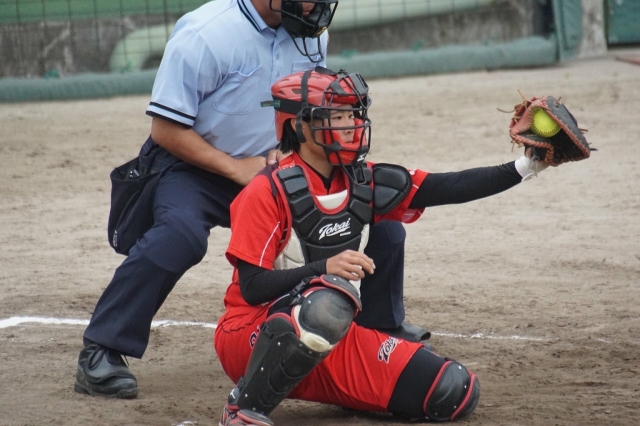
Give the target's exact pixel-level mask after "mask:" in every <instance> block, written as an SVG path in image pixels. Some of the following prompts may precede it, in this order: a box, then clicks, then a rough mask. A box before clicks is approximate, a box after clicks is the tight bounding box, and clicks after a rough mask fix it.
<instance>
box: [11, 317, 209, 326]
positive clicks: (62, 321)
mask: <svg viewBox="0 0 640 426" xmlns="http://www.w3.org/2000/svg"><path fill="white" fill-rule="evenodd" d="M25 323H37V324H47V325H85V326H86V325H89V320H81V319H72V318H43V317H11V318H5V319H3V320H0V328H9V327H15V326H17V325H20V324H25ZM174 326H183V327H205V328H216V327H217V326H218V325H217V324H216V323H209V322H195V321H173V320H160V321H153V322H151V327H174Z"/></svg>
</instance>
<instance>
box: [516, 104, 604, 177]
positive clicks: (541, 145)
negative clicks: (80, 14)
mask: <svg viewBox="0 0 640 426" xmlns="http://www.w3.org/2000/svg"><path fill="white" fill-rule="evenodd" d="M520 96H522V93H520ZM522 99H523V102H522V103H521V104H518V105H516V106H515V108H514V109H515V113H514V114H513V117H512V118H511V122H510V124H509V135H510V136H511V141H512V143H515V144H517V145H518V146H523V145H524V147H525V155H526V156H527V157H528V158H530V159H532V160H534V161H540V162H541V163H545V164H549V165H551V166H558V165H560V164H562V163H566V162H567V161H580V160H585V159H587V158H589V156H590V155H591V151H595V149H594V148H591V147H590V146H589V143H588V142H587V140H586V139H585V137H584V135H583V133H585V132H586V130H583V129H580V128H579V127H578V122H577V120H576V119H575V117H574V116H573V114H571V113H570V112H569V110H568V109H567V107H566V106H564V105H563V104H562V103H561V102H560V99H559V98H558V99H556V98H554V97H553V96H545V97H541V98H536V97H534V98H531V99H530V100H526V99H525V97H524V96H522Z"/></svg>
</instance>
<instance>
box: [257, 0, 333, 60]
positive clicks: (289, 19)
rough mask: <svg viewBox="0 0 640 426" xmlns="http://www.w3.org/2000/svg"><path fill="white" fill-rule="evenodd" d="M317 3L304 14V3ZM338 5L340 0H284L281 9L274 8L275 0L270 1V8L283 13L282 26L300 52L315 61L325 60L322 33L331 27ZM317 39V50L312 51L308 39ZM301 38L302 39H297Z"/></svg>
mask: <svg viewBox="0 0 640 426" xmlns="http://www.w3.org/2000/svg"><path fill="white" fill-rule="evenodd" d="M311 2H312V3H315V4H314V6H313V9H312V10H311V12H310V13H309V14H308V15H307V16H304V13H303V6H302V3H311ZM337 7H338V0H312V1H310V0H282V6H281V8H280V9H274V7H273V0H270V1H269V8H270V9H271V10H273V11H274V12H280V13H281V15H282V26H283V27H284V29H285V30H286V31H287V32H288V33H289V35H290V36H291V38H292V39H293V43H294V44H295V45H296V48H297V49H298V51H299V52H300V54H302V55H304V56H306V57H307V58H309V60H310V61H311V62H313V63H319V62H322V61H323V60H324V54H323V52H322V48H321V45H320V35H321V34H322V33H323V32H324V31H325V30H326V29H327V27H329V24H331V20H332V19H333V15H334V14H335V12H336V8H337ZM309 38H311V39H315V42H316V47H315V49H314V50H315V52H311V51H310V47H309V46H308V45H307V39H309ZM296 39H301V40H296Z"/></svg>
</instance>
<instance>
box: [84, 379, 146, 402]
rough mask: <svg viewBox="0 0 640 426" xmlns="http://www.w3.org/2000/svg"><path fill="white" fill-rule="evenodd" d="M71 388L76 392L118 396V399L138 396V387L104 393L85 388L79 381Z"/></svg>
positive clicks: (105, 396)
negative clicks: (113, 392)
mask: <svg viewBox="0 0 640 426" xmlns="http://www.w3.org/2000/svg"><path fill="white" fill-rule="evenodd" d="M73 389H74V390H75V391H76V392H78V393H85V394H88V395H91V396H102V397H104V398H118V399H134V398H137V397H138V388H134V389H123V390H120V391H118V392H117V393H115V394H105V393H100V392H96V391H94V390H92V389H90V388H87V387H85V386H82V385H81V384H80V383H77V382H76V384H75V386H74V387H73Z"/></svg>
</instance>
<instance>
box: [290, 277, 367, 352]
mask: <svg viewBox="0 0 640 426" xmlns="http://www.w3.org/2000/svg"><path fill="white" fill-rule="evenodd" d="M355 313H356V307H355V306H354V302H353V300H352V299H351V298H350V297H348V296H347V295H346V294H345V293H343V292H341V291H338V290H335V289H332V288H326V287H312V288H311V289H309V290H307V291H305V292H304V293H302V298H301V299H300V301H299V302H298V304H296V305H295V306H294V307H293V309H292V311H291V316H292V318H293V323H294V325H295V326H296V328H297V330H298V333H299V336H300V341H301V342H302V343H304V344H305V345H306V346H308V347H309V348H310V349H313V350H315V351H318V352H325V351H329V350H331V349H333V348H334V346H335V345H336V344H337V343H338V342H339V341H340V340H341V339H342V338H343V337H344V335H345V334H346V333H347V331H348V330H349V326H350V325H351V322H352V321H353V317H354V315H355Z"/></svg>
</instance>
